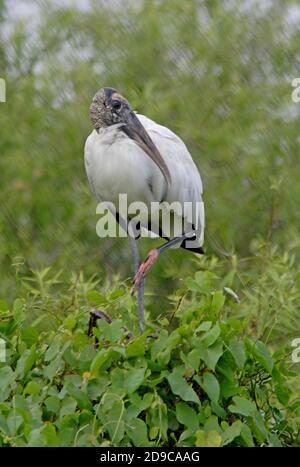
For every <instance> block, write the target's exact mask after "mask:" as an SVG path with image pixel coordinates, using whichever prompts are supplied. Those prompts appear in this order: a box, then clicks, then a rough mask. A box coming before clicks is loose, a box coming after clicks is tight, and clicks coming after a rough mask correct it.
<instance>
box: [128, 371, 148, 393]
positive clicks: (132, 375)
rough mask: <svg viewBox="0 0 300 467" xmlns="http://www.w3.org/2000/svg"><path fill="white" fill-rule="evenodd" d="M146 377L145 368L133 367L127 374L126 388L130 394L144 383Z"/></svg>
mask: <svg viewBox="0 0 300 467" xmlns="http://www.w3.org/2000/svg"><path fill="white" fill-rule="evenodd" d="M144 378H145V368H132V369H131V370H129V371H128V373H127V375H126V381H125V384H126V388H127V391H128V394H132V393H133V392H134V391H136V390H137V388H138V387H140V385H141V384H142V383H143V381H144Z"/></svg>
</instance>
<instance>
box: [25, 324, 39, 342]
mask: <svg viewBox="0 0 300 467" xmlns="http://www.w3.org/2000/svg"><path fill="white" fill-rule="evenodd" d="M21 337H22V340H23V341H24V342H25V343H26V344H27V346H28V347H31V346H32V345H33V344H35V343H36V342H37V341H38V339H39V333H38V330H37V329H36V328H34V327H32V326H29V327H28V328H25V329H22V330H21Z"/></svg>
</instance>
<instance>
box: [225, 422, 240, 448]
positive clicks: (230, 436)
mask: <svg viewBox="0 0 300 467" xmlns="http://www.w3.org/2000/svg"><path fill="white" fill-rule="evenodd" d="M242 427H243V424H242V422H241V421H240V420H237V421H236V422H234V423H233V424H232V425H231V426H230V427H229V428H227V429H226V430H225V431H224V432H223V433H222V445H223V446H226V444H229V443H231V442H232V441H233V440H234V439H235V438H237V437H238V436H239V435H240V434H241V430H242Z"/></svg>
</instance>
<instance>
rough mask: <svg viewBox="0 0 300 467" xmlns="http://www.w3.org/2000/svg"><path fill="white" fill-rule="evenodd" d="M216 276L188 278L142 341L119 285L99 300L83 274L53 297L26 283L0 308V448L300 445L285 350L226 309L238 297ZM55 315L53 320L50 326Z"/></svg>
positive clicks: (124, 290)
mask: <svg viewBox="0 0 300 467" xmlns="http://www.w3.org/2000/svg"><path fill="white" fill-rule="evenodd" d="M215 279H216V278H215V276H214V274H213V273H211V272H208V271H206V272H198V273H196V274H195V277H194V279H187V281H186V287H185V288H184V289H183V290H182V291H181V292H180V293H183V294H184V296H185V297H186V298H185V301H184V307H183V306H182V301H181V307H180V308H177V309H176V310H175V316H173V315H172V316H169V318H168V319H167V318H166V317H161V319H159V320H158V321H157V322H156V323H155V324H154V323H150V324H148V325H147V327H146V331H145V333H144V334H143V335H141V336H135V335H134V334H133V333H132V331H134V326H133V320H132V311H131V307H130V305H129V303H130V302H131V298H130V294H129V289H128V288H127V287H126V286H122V287H121V288H119V289H117V290H115V291H113V292H112V291H110V292H109V293H108V294H106V295H105V294H104V293H103V294H100V292H99V291H98V290H96V288H95V284H94V283H93V281H90V282H88V283H85V284H84V283H83V282H82V281H81V280H80V279H79V281H78V280H77V283H76V287H75V286H74V287H71V288H70V290H69V292H68V294H66V295H61V293H62V292H61V291H60V295H58V296H57V297H56V299H54V297H55V295H54V294H53V293H52V295H51V301H50V302H49V297H50V295H49V296H48V295H47V290H45V287H42V289H43V293H41V292H40V291H39V290H37V289H36V288H35V287H33V286H32V290H31V291H30V293H29V295H28V296H27V298H26V300H25V299H17V300H15V302H14V307H13V312H12V313H10V312H5V311H4V308H5V307H2V308H3V311H2V315H1V318H2V319H1V321H0V323H1V328H0V329H1V332H2V335H5V336H6V338H7V340H8V344H9V352H8V361H7V362H6V363H2V364H0V365H1V367H0V413H1V414H0V443H1V444H2V445H11V446H109V445H113V446H170V445H172V446H256V445H259V446H261V445H267V446H282V445H283V446H286V445H288V446H293V445H297V444H298V445H299V444H300V443H299V441H300V440H299V433H298V432H297V429H298V428H297V419H296V411H297V410H298V408H299V401H298V402H297V400H296V398H295V397H294V394H293V389H292V386H291V383H292V381H293V373H292V372H291V371H290V370H289V369H288V365H287V363H285V354H284V351H283V350H277V351H276V352H275V353H273V354H272V353H271V352H270V350H269V349H268V347H267V346H266V344H265V343H264V342H262V341H261V340H256V339H255V338H253V337H249V336H248V335H247V332H246V331H247V330H246V324H245V323H246V321H242V320H238V319H236V318H233V317H230V318H226V317H224V316H223V315H224V314H225V313H224V309H225V306H226V305H225V301H226V300H227V301H229V303H230V301H231V300H233V298H231V297H230V296H228V298H227V297H225V295H224V292H223V291H222V290H221V289H216V288H215V286H214V283H215ZM73 285H74V283H73ZM29 297H31V299H30V298H29ZM87 297H88V298H87ZM122 300H123V301H125V302H126V303H127V313H125V311H124V308H123V306H124V303H123V305H122V303H121V302H122ZM91 302H98V303H102V305H103V307H104V308H105V309H106V311H107V310H108V309H109V310H110V312H111V314H113V315H114V318H113V320H112V322H111V323H108V322H106V321H105V320H101V319H99V320H98V321H97V326H95V327H94V329H93V333H94V337H89V336H88V335H87V329H88V321H89V310H90V307H91ZM37 303H39V307H40V313H41V312H42V311H43V308H45V306H46V304H47V307H48V308H47V310H46V311H45V310H44V311H45V314H43V315H42V316H43V319H42V320H39V318H36V316H35V315H33V314H32V313H33V310H34V309H35V305H36V304H37ZM131 303H132V302H131ZM108 305H109V306H108ZM30 309H31V312H30ZM53 310H55V320H59V324H58V325H57V324H56V325H53V323H52V325H49V323H50V322H51V320H50V321H48V324H47V326H46V328H45V323H44V321H45V320H46V316H47V314H48V315H50V316H51V314H53ZM128 310H129V311H128ZM48 318H49V317H48ZM46 321H47V320H46ZM176 321H177V323H176V326H174V323H175V322H176ZM55 322H56V321H55ZM51 327H52V328H53V329H51ZM94 338H96V340H98V348H96V346H95V342H94Z"/></svg>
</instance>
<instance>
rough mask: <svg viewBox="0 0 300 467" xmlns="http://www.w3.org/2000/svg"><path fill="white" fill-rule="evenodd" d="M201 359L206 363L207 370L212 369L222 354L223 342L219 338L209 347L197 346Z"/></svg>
mask: <svg viewBox="0 0 300 467" xmlns="http://www.w3.org/2000/svg"><path fill="white" fill-rule="evenodd" d="M199 350H200V356H201V359H202V360H203V361H204V363H205V364H206V366H207V368H208V369H209V370H212V371H214V370H215V367H216V364H217V363H218V361H219V359H220V357H221V355H222V354H223V343H222V341H221V340H217V341H216V342H215V343H214V344H212V345H211V346H210V347H208V348H205V347H202V348H199Z"/></svg>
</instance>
